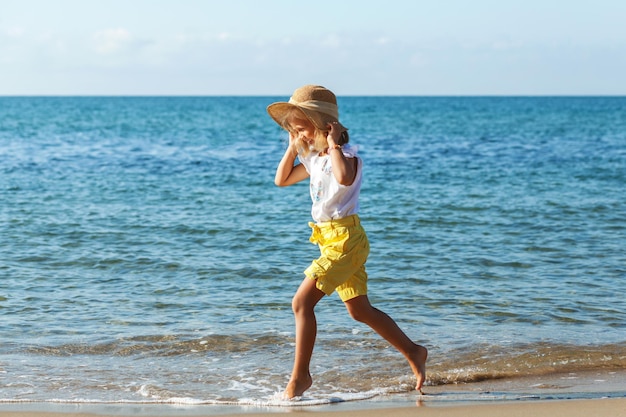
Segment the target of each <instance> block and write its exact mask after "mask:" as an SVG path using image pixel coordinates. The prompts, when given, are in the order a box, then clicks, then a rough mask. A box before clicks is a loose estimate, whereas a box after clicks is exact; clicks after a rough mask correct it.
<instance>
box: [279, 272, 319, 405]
mask: <svg viewBox="0 0 626 417" xmlns="http://www.w3.org/2000/svg"><path fill="white" fill-rule="evenodd" d="M324 295H325V294H324V293H323V292H322V291H321V290H319V289H317V287H316V286H315V281H314V280H312V279H309V278H305V279H304V281H302V284H300V288H298V291H296V295H294V297H293V300H292V302H291V306H292V308H293V314H294V316H295V319H296V354H295V359H294V363H293V371H292V373H291V379H290V380H289V383H288V384H287V388H285V392H284V394H283V395H284V396H285V397H286V398H293V397H298V396H301V395H302V394H303V393H304V391H306V390H307V389H309V388H310V387H311V384H312V383H313V380H312V378H311V373H310V372H309V365H310V363H311V356H313V347H314V345H315V337H316V336H317V320H316V319H315V312H314V310H315V306H316V305H317V303H318V302H319V301H320V300H321V299H322V297H324Z"/></svg>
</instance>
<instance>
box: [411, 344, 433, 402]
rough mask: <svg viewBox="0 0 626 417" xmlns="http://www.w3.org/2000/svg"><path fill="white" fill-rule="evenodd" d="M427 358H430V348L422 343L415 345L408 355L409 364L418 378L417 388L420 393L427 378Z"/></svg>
mask: <svg viewBox="0 0 626 417" xmlns="http://www.w3.org/2000/svg"><path fill="white" fill-rule="evenodd" d="M426 358H428V350H427V349H426V348H425V347H424V346H420V345H415V349H414V350H413V351H412V352H411V353H410V354H409V356H408V360H409V364H410V365H411V369H412V370H413V373H414V374H415V378H416V379H417V383H416V384H415V390H416V391H419V392H420V393H422V386H423V385H424V381H425V380H426Z"/></svg>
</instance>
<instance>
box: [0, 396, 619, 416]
mask: <svg viewBox="0 0 626 417" xmlns="http://www.w3.org/2000/svg"><path fill="white" fill-rule="evenodd" d="M163 412H164V414H152V413H150V415H160V416H161V417H166V416H172V417H174V416H176V417H180V416H185V415H193V416H215V415H228V416H231V417H239V416H240V417H272V416H283V415H285V414H286V413H288V414H290V415H308V416H311V415H312V414H313V415H314V416H315V417H356V416H359V417H380V416H386V417H408V416H416V415H419V416H422V417H457V416H458V417H492V416H493V417H496V416H497V417H500V416H507V417H517V416H520V417H527V416H534V417H543V416H545V417H559V416H567V417H578V416H580V417H589V416H594V417H604V416H607V417H622V416H626V398H610V399H589V400H565V401H560V400H559V401H529V402H515V403H510V402H504V403H494V404H473V405H453V406H434V407H433V406H417V405H416V406H405V407H399V408H372V409H360V408H355V409H352V410H343V411H310V410H285V411H284V412H273V411H272V412H255V413H236V414H233V413H224V414H213V413H211V414H198V410H195V411H194V412H192V413H191V414H187V413H185V412H184V411H179V412H174V413H172V414H166V413H167V411H166V410H163ZM62 415H65V416H67V415H70V416H72V417H88V416H111V417H113V416H115V417H120V416H123V417H130V416H131V415H132V416H137V414H136V413H134V412H133V413H129V414H127V415H123V414H118V413H117V412H114V413H113V414H102V413H100V412H94V413H72V412H70V413H68V412H38V411H17V410H16V411H0V417H56V416H62Z"/></svg>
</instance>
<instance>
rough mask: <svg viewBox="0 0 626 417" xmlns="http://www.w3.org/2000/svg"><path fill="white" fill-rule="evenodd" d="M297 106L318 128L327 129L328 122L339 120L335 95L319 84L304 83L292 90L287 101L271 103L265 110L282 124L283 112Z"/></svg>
mask: <svg viewBox="0 0 626 417" xmlns="http://www.w3.org/2000/svg"><path fill="white" fill-rule="evenodd" d="M293 108H297V109H300V110H301V111H302V113H304V115H305V116H306V118H307V119H309V120H310V121H311V123H313V125H315V127H317V128H318V129H320V130H328V124H329V123H332V122H337V121H339V110H338V108H337V97H335V94H334V93H333V92H332V91H330V90H329V89H327V88H324V87H322V86H319V85H305V86H303V87H300V88H298V89H297V90H296V91H294V92H293V94H292V96H291V98H290V99H289V101H288V102H282V101H281V102H278V103H272V104H270V105H269V106H267V112H268V113H269V115H270V116H271V117H272V119H274V121H275V122H276V123H278V124H279V125H281V126H282V127H284V126H283V121H284V116H285V114H286V113H287V112H288V111H289V110H291V109H293Z"/></svg>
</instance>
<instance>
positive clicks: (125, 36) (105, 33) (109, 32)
mask: <svg viewBox="0 0 626 417" xmlns="http://www.w3.org/2000/svg"><path fill="white" fill-rule="evenodd" d="M132 42H133V36H132V35H131V34H130V32H129V31H128V30H126V29H124V28H116V29H105V30H102V31H99V32H96V33H94V35H93V45H94V48H95V51H96V52H97V53H99V54H102V55H109V54H114V53H118V52H120V51H122V50H124V49H126V48H128V47H129V45H131V44H132Z"/></svg>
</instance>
